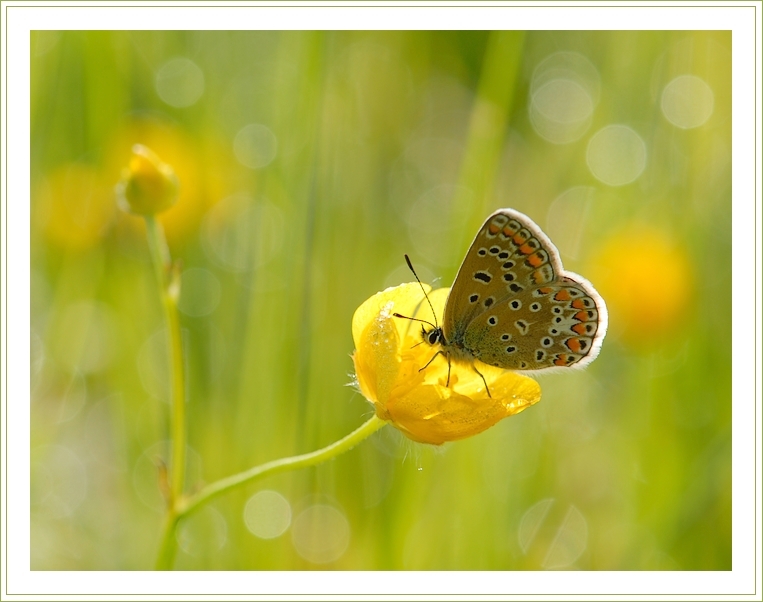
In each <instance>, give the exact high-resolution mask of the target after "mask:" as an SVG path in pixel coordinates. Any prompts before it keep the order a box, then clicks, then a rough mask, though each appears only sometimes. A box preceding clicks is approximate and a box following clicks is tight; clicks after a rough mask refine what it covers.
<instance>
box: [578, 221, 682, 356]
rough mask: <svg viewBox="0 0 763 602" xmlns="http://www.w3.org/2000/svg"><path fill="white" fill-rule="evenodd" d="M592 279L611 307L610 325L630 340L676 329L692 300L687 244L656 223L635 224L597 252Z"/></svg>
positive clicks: (646, 339)
mask: <svg viewBox="0 0 763 602" xmlns="http://www.w3.org/2000/svg"><path fill="white" fill-rule="evenodd" d="M595 256H596V258H597V262H596V265H594V266H592V269H591V279H592V280H593V282H595V283H596V286H597V288H598V289H599V291H600V292H601V294H602V296H604V297H606V299H607V307H608V308H609V309H610V324H612V325H613V326H614V329H615V331H616V332H617V330H618V328H619V330H620V332H621V333H622V336H623V337H624V339H625V340H626V341H628V342H629V343H634V344H639V343H647V342H648V343H650V344H651V343H653V342H654V341H655V339H656V338H658V337H661V336H664V335H667V334H669V333H671V332H672V331H673V330H674V329H675V327H676V326H677V325H678V324H680V323H681V321H682V318H684V317H685V315H686V312H687V309H688V308H689V304H690V301H691V291H692V275H691V266H690V262H689V259H688V257H687V254H686V251H685V249H683V248H682V247H681V245H680V244H678V243H677V242H676V241H674V240H672V239H671V237H670V236H669V235H668V234H667V233H666V232H663V231H661V230H658V229H656V228H654V227H653V226H648V225H642V224H633V225H630V226H629V227H627V228H626V229H624V230H622V231H621V232H619V233H617V234H615V235H614V236H613V237H612V238H611V239H610V240H608V241H607V242H605V243H604V245H603V246H602V248H600V249H599V250H598V252H597V253H596V255H595Z"/></svg>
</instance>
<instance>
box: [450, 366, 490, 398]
mask: <svg viewBox="0 0 763 602" xmlns="http://www.w3.org/2000/svg"><path fill="white" fill-rule="evenodd" d="M449 367H450V366H449ZM472 368H474V371H475V372H476V373H477V374H479V375H480V378H481V379H482V382H483V383H485V391H487V396H488V397H489V398H490V399H492V398H493V396H492V395H491V394H490V387H488V386H487V381H486V380H485V377H484V376H483V375H482V372H480V371H479V370H477V366H474V365H472Z"/></svg>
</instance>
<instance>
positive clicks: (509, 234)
mask: <svg viewBox="0 0 763 602" xmlns="http://www.w3.org/2000/svg"><path fill="white" fill-rule="evenodd" d="M516 233H517V231H516V230H512V229H511V228H509V227H508V226H504V227H503V235H504V236H505V237H506V238H511V237H512V236H514V235H515V234H516Z"/></svg>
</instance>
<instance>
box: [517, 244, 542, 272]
mask: <svg viewBox="0 0 763 602" xmlns="http://www.w3.org/2000/svg"><path fill="white" fill-rule="evenodd" d="M525 246H526V245H525ZM520 250H521V249H520ZM527 262H528V263H529V264H530V265H531V266H533V267H534V268H537V267H539V266H541V265H543V256H542V255H539V254H538V253H533V254H532V255H530V257H528V258H527Z"/></svg>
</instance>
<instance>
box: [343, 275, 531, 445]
mask: <svg viewBox="0 0 763 602" xmlns="http://www.w3.org/2000/svg"><path fill="white" fill-rule="evenodd" d="M427 290H429V289H428V287H427ZM449 290H450V289H438V290H436V291H433V292H431V293H429V298H430V300H431V301H432V305H433V306H434V310H435V312H436V314H437V319H438V321H441V318H442V313H443V308H444V306H445V301H446V299H447V296H448V292H449ZM393 313H400V314H402V315H405V316H409V317H413V318H419V319H422V320H432V318H433V316H432V312H431V309H430V308H429V305H428V304H427V303H426V300H425V298H424V294H423V292H422V289H421V287H420V286H419V284H418V283H410V284H402V285H400V286H397V287H393V288H389V289H387V290H385V291H382V292H380V293H377V294H376V295H374V296H373V297H371V298H370V299H367V300H366V301H365V302H364V303H363V304H362V305H361V306H360V307H359V308H358V309H357V310H356V311H355V315H354V316H353V318H352V336H353V340H354V341H355V353H354V354H353V361H354V363H355V372H356V375H357V379H358V385H359V387H360V391H361V393H362V394H363V395H364V397H366V399H368V400H369V401H371V402H372V403H373V404H374V406H375V407H376V415H377V416H378V417H379V418H381V419H383V420H387V421H389V422H391V423H392V424H393V425H394V426H395V427H396V428H398V429H399V430H400V431H402V432H403V434H405V435H406V436H407V437H408V438H410V439H413V440H414V441H419V442H421V443H431V444H433V445H440V444H442V443H444V442H445V441H455V440H458V439H464V438H466V437H471V436H472V435H476V434H478V433H481V432H482V431H484V430H486V429H488V428H490V427H491V426H493V425H494V424H496V423H497V422H498V421H499V420H501V419H503V418H506V417H507V416H512V415H514V414H518V413H519V412H521V411H522V410H524V409H526V408H528V407H529V406H531V405H532V404H534V403H536V402H538V401H539V400H540V395H541V390H540V385H538V383H537V382H536V381H535V380H533V379H531V378H529V377H527V376H523V375H521V374H517V373H515V372H508V371H505V370H500V369H496V368H494V367H492V366H488V365H486V364H483V363H481V362H478V363H477V364H478V367H479V371H480V372H481V373H482V374H483V375H484V376H485V381H486V382H487V384H488V387H489V388H490V395H488V392H487V391H486V390H485V383H484V382H483V381H482V378H481V377H480V376H479V375H478V374H477V372H476V371H475V370H474V369H473V368H472V367H471V366H469V365H465V364H456V363H451V373H450V386H447V387H446V386H445V385H446V382H447V378H448V362H447V360H446V359H445V358H444V357H442V356H440V357H437V358H435V359H434V361H432V362H431V363H429V365H427V363H428V362H429V361H430V360H432V358H433V356H434V354H435V353H437V350H436V348H434V347H432V346H430V345H428V344H426V343H422V339H421V334H420V333H421V324H420V323H419V322H414V321H412V320H405V319H403V318H396V317H394V316H393V315H392V314H393ZM423 366H426V368H424V369H423V370H422V369H421V368H422V367H423Z"/></svg>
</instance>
